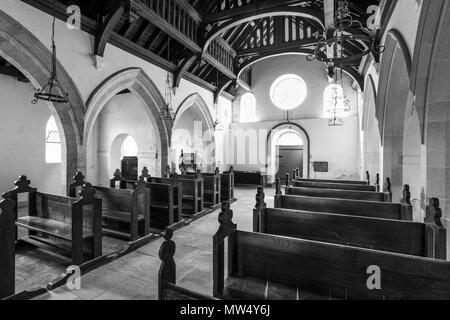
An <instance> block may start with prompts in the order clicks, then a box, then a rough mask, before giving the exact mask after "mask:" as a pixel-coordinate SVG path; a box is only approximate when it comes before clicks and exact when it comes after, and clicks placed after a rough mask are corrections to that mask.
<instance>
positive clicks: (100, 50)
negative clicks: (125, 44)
mask: <svg viewBox="0 0 450 320" xmlns="http://www.w3.org/2000/svg"><path fill="white" fill-rule="evenodd" d="M124 13H125V7H124V6H123V5H122V6H120V7H119V8H117V9H116V10H114V12H113V13H111V14H110V15H109V16H108V17H107V18H106V21H105V22H104V23H103V24H102V26H101V27H100V30H99V31H98V33H97V34H96V35H95V45H94V55H96V56H99V57H103V55H104V54H105V49H106V44H107V43H108V41H109V38H110V37H111V34H112V33H113V30H114V28H115V26H116V25H117V23H118V22H119V21H120V18H122V16H123V15H124Z"/></svg>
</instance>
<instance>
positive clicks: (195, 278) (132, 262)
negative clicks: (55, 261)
mask: <svg viewBox="0 0 450 320" xmlns="http://www.w3.org/2000/svg"><path fill="white" fill-rule="evenodd" d="M265 192H266V202H267V205H268V206H269V207H273V195H274V192H275V191H274V189H270V188H267V189H266V190H265ZM255 195H256V187H254V188H236V189H235V197H236V198H237V199H238V201H236V202H235V203H234V204H232V206H231V208H232V210H233V213H234V218H233V221H234V222H235V223H237V225H238V229H239V230H244V231H252V229H253V228H252V219H253V217H252V214H253V207H254V205H255ZM219 211H220V210H217V211H215V212H213V213H211V214H209V215H207V216H206V217H204V218H202V219H199V220H197V221H195V222H193V223H192V224H191V225H189V226H186V227H184V228H182V229H180V230H178V231H176V232H175V234H174V237H173V240H174V241H175V243H176V245H177V249H176V254H175V263H176V265H177V284H178V285H180V286H183V287H186V288H188V289H191V290H195V291H197V292H199V293H202V294H206V295H212V290H213V280H212V275H213V270H212V265H213V256H212V237H213V235H214V234H215V233H216V231H217V229H218V227H219V223H218V220H217V218H218V214H219ZM161 243H162V240H161V239H158V240H156V241H154V242H152V243H150V244H148V245H146V246H144V247H142V248H140V249H138V250H136V251H135V252H132V253H130V254H128V255H126V256H125V257H122V258H120V259H118V260H116V261H114V262H112V263H111V264H108V265H106V266H104V267H102V268H99V269H97V270H94V271H92V272H91V273H89V274H87V275H85V276H83V277H82V278H81V290H72V291H69V290H68V289H67V288H66V287H65V286H64V287H61V288H59V289H57V290H55V291H54V292H52V293H48V294H46V295H44V296H42V297H41V299H43V300H52V299H58V300H61V299H64V300H75V299H83V300H93V299H95V300H112V299H118V300H156V299H157V298H158V270H159V267H160V260H159V257H158V251H159V248H160V246H161Z"/></svg>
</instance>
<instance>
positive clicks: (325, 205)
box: [274, 181, 413, 221]
mask: <svg viewBox="0 0 450 320" xmlns="http://www.w3.org/2000/svg"><path fill="white" fill-rule="evenodd" d="M274 206H275V208H280V209H293V210H303V211H313V212H325V213H332V214H345V215H351V216H362V217H372V218H380V219H392V220H402V221H412V220H413V216H412V205H411V194H410V192H409V186H408V185H405V186H404V191H403V199H402V201H401V203H388V202H375V201H361V200H347V199H332V198H318V197H309V196H308V197H305V196H291V195H282V193H281V188H280V184H279V181H278V182H277V187H276V194H275V200H274Z"/></svg>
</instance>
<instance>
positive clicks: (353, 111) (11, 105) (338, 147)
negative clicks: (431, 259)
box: [0, 0, 450, 298]
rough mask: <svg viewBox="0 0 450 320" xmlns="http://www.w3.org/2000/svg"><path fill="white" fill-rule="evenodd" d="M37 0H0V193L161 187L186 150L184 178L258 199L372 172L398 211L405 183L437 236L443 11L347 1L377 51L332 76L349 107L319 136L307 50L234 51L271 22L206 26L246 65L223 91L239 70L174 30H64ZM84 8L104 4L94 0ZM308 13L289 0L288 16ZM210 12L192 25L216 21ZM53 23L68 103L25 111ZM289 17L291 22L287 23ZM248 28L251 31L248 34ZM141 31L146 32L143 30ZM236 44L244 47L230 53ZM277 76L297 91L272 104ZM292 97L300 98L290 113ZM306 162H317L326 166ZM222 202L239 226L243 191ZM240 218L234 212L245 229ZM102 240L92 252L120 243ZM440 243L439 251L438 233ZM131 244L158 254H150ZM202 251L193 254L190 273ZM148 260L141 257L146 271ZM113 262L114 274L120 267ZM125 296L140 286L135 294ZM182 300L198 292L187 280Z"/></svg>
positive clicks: (446, 29) (320, 75)
mask: <svg viewBox="0 0 450 320" xmlns="http://www.w3.org/2000/svg"><path fill="white" fill-rule="evenodd" d="M43 2H45V1H39V0H21V1H18V0H2V1H1V4H0V97H1V98H0V112H1V114H2V116H1V119H2V125H1V126H0V136H1V139H0V160H1V161H0V163H1V166H2V168H1V169H0V192H1V193H3V192H8V191H9V190H11V189H12V188H13V187H14V181H15V180H17V177H19V176H21V175H26V176H27V177H28V178H29V179H30V180H31V184H32V186H33V187H36V188H37V189H38V190H39V191H41V192H44V193H50V194H55V195H60V196H67V195H68V190H69V185H70V184H71V183H72V182H73V180H72V177H73V175H74V174H75V172H76V171H81V172H82V173H83V174H84V175H85V178H86V181H89V182H90V183H92V185H94V186H100V187H105V188H106V187H109V186H110V179H112V178H113V174H114V172H115V171H116V169H120V170H121V171H122V173H124V174H125V173H126V172H128V171H127V170H129V171H130V172H134V173H133V174H136V172H137V174H138V175H139V174H140V173H141V172H142V170H143V169H144V167H146V168H147V169H148V171H149V174H150V175H151V176H152V177H165V175H166V174H167V171H166V170H167V167H168V166H170V168H171V171H176V172H177V173H179V174H180V173H181V172H180V170H179V168H180V165H181V161H182V160H184V161H186V160H185V158H182V157H180V156H181V154H182V153H184V154H185V155H186V154H194V155H195V157H194V160H193V161H195V164H196V168H197V169H200V170H201V171H202V172H203V173H205V174H206V173H214V171H215V169H216V167H217V168H219V170H220V172H224V171H228V170H229V169H230V166H232V167H233V168H234V170H235V172H236V173H237V172H239V173H240V174H242V175H243V176H245V175H246V174H249V173H257V174H258V175H261V176H262V179H263V181H264V185H265V186H266V187H267V190H266V196H267V197H268V198H269V201H268V202H270V201H272V195H273V193H274V192H275V191H274V190H272V189H271V188H273V186H274V185H275V183H276V181H277V179H278V178H280V179H284V177H285V174H286V173H289V174H292V171H293V170H294V171H295V169H296V168H297V169H299V172H300V177H301V178H305V179H328V180H365V179H366V172H369V173H370V182H371V184H374V183H375V182H376V177H377V174H378V175H379V181H380V184H381V189H382V190H381V191H383V189H384V188H385V185H384V181H385V180H386V178H387V177H389V178H390V181H391V184H392V202H396V203H398V202H400V201H401V200H402V198H403V196H404V195H403V188H404V185H409V186H410V192H411V204H412V210H413V220H414V221H416V222H423V221H424V218H425V217H426V207H427V205H428V204H429V200H430V198H438V199H439V200H440V208H441V210H442V219H441V220H442V223H443V226H444V227H446V228H447V230H450V143H449V141H450V129H449V128H450V126H449V123H450V112H449V110H450V90H449V81H450V44H449V41H448V39H449V38H450V1H448V0H432V1H431V0H422V1H416V0H402V1H392V3H395V5H393V6H389V5H388V4H386V3H388V2H390V1H388V0H381V1H361V3H363V2H364V3H367V6H368V5H373V4H375V5H379V6H380V8H381V9H380V10H381V13H382V14H383V15H382V17H381V18H380V20H381V22H380V23H381V24H382V25H380V34H381V36H380V44H381V45H382V46H383V48H384V51H383V52H382V53H381V55H380V56H376V55H374V54H369V55H366V56H364V57H363V58H362V59H361V60H358V61H357V63H356V64H355V65H351V66H349V67H348V68H347V69H344V72H337V74H338V75H339V77H341V78H339V79H338V83H339V87H338V88H339V90H340V89H341V88H342V91H343V93H344V96H343V97H342V98H340V100H339V101H340V102H339V103H341V104H344V102H345V104H346V105H347V106H348V107H349V108H348V110H346V111H345V112H343V113H340V114H339V117H338V118H339V119H338V120H339V122H340V123H339V125H331V124H332V123H333V121H332V119H330V117H332V113H333V112H331V113H330V111H329V110H330V109H329V107H330V106H325V104H326V103H327V101H328V100H330V99H327V98H326V97H325V99H324V93H325V92H327V88H328V91H329V90H330V88H334V87H330V83H331V82H332V79H330V77H329V75H328V74H327V68H326V65H325V64H324V63H323V62H320V61H318V60H314V61H308V60H307V59H306V57H305V55H306V54H307V53H308V52H309V53H310V52H311V49H312V47H302V49H298V48H297V47H296V46H294V45H287V44H286V43H287V42H278V46H279V48H277V49H274V48H271V47H270V46H271V41H266V40H264V41H262V42H261V43H263V42H264V43H265V46H263V45H261V46H260V45H258V43H259V40H252V41H250V40H248V41H247V40H246V41H247V42H245V41H241V40H242V37H244V38H245V32H247V31H248V32H249V33H248V35H247V38H248V39H253V38H252V33H251V32H250V31H252V30H253V29H252V28H251V25H253V26H254V29H255V30H256V29H257V28H258V26H260V25H263V26H269V25H270V26H272V25H273V28H276V26H277V25H278V26H279V25H280V23H273V22H264V21H269V20H270V19H269V18H267V17H266V16H263V18H260V17H259V16H258V17H256V18H251V17H250V18H246V19H243V20H242V21H244V22H242V21H241V20H237V19H236V17H235V15H233V14H232V13H230V17H231V18H230V19H231V20H230V21H233V23H234V24H233V23H232V22H230V23H229V24H227V22H224V24H223V25H226V26H225V27H223V25H222V29H221V28H220V27H221V24H214V23H213V22H211V21H210V22H209V23H212V26H213V30H214V31H217V32H218V35H219V37H220V41H219V40H214V41H213V42H212V43H211V44H210V46H213V45H217V46H218V48H222V47H220V46H219V44H220V43H222V46H225V47H230V50H231V52H232V53H233V54H232V56H233V58H235V59H236V62H235V63H234V64H236V66H235V68H237V66H242V65H243V63H242V62H239V63H238V61H239V58H241V59H242V61H245V63H246V64H247V65H248V68H247V69H246V72H248V73H249V74H250V76H249V77H244V75H242V76H241V78H239V79H237V80H236V75H234V74H235V73H236V74H237V72H235V71H236V70H237V69H236V70H231V69H229V68H228V67H227V65H226V63H227V62H226V61H219V60H217V59H219V58H217V59H216V58H215V57H214V56H212V55H213V53H212V52H213V50H212V49H211V50H210V51H208V50H209V49H207V50H206V52H197V51H196V50H197V44H195V43H193V42H194V41H193V40H192V39H193V38H192V39H191V38H188V37H187V36H184V35H183V37H181V36H180V37H179V38H182V39H183V40H185V41H186V43H187V44H186V43H183V42H181V43H180V40H179V38H176V37H172V38H170V37H171V33H170V32H171V31H172V32H174V31H173V30H171V29H169V30H165V31H164V30H159V29H158V28H161V25H163V24H162V23H161V24H159V25H156V26H154V25H152V24H151V23H150V22H148V21H145V19H144V18H142V17H140V18H139V19H137V20H130V21H131V22H130V21H128V20H127V19H126V18H125V15H124V16H123V17H122V18H120V19H118V21H116V24H115V25H112V26H110V25H106V27H105V28H106V29H108V28H109V29H111V28H112V29H113V31H111V32H109V33H108V32H107V31H105V32H104V34H100V35H98V34H95V32H94V31H93V30H94V29H95V30H96V28H93V27H92V25H93V24H94V23H97V22H96V21H95V19H94V18H93V17H95V15H94V14H93V13H92V12H90V13H89V14H88V13H84V11H83V10H88V9H87V6H83V5H80V6H81V12H82V14H83V17H84V15H86V21H88V22H89V23H84V22H83V23H82V26H81V29H73V28H68V25H67V24H66V21H65V20H64V19H65V18H67V17H66V15H65V8H66V7H67V4H68V1H64V0H61V1H56V2H57V3H58V5H57V6H56V9H55V12H51V10H52V8H50V7H49V6H46V5H43V4H42V3H43ZM69 2H70V1H69ZM78 2H81V1H75V3H78ZM97 2H98V3H100V4H102V3H103V6H104V7H105V8H106V5H105V4H104V2H103V1H97ZM175 2H178V0H176V1H175ZM180 2H183V3H188V4H187V5H186V6H189V8H195V10H198V11H200V9H202V10H208V9H207V8H206V7H207V6H206V2H209V1H203V0H201V1H190V0H189V1H188V0H183V1H181V0H180ZM203 2H204V3H205V5H203V6H202V5H200V4H199V3H203ZM224 2H227V3H228V1H224ZM247 2H249V3H253V2H252V1H247ZM265 2H267V3H271V6H268V7H267V9H270V8H271V7H275V8H274V10H275V9H276V5H274V4H273V2H274V1H268V0H267V1H261V3H262V4H264V3H265ZM284 2H287V3H293V2H295V1H283V3H284ZM309 2H310V1H298V3H299V6H300V8H304V7H306V6H308V5H309V4H308V3H309ZM313 2H314V1H313ZM318 2H320V3H322V1H318ZM323 2H324V3H327V2H329V1H327V0H324V1H323ZM349 2H354V1H350V0H349ZM236 3H241V1H236ZM242 3H243V1H242ZM336 3H337V1H336ZM288 8H289V7H288ZM296 8H297V7H296ZM313 9H314V10H316V9H317V8H316V7H313V8H311V10H313ZM362 9H363V10H366V8H365V7H364V8H362ZM89 10H94V9H89ZM180 10H181V9H180ZM193 10H194V9H193ZM214 10H215V11H214ZM214 10H213V9H210V11H211V12H210V13H208V14H206V12H204V14H202V15H201V17H202V18H205V19H206V18H207V19H213V17H214V16H220V15H221V14H223V13H221V11H220V10H218V9H214ZM235 10H240V9H239V8H236V9H235ZM269 11H270V10H269ZM294 11H295V12H300V11H301V10H300V9H296V10H294ZM51 13H53V14H54V15H55V16H56V17H57V19H56V28H55V30H56V35H55V40H56V45H57V48H58V51H57V63H56V69H57V74H58V81H59V84H60V86H61V87H62V88H63V89H64V90H65V91H66V92H67V93H68V97H69V101H68V103H67V104H64V103H52V102H45V101H39V102H38V103H37V104H31V101H32V100H33V94H34V92H35V90H37V89H39V88H42V87H43V86H44V85H45V83H46V81H47V79H48V77H49V75H50V72H51V68H50V67H51V54H52V52H51V43H50V39H51V23H52V15H51ZM291 18H292V19H293V20H292V21H295V18H298V19H305V17H304V15H303V16H302V15H298V14H297V15H294V14H293V15H292V16H289V19H291ZM111 19H114V18H111ZM249 19H250V20H249ZM265 19H266V20H265ZM267 19H269V20H267ZM253 20H254V21H256V23H253V24H252V23H250V21H253ZM274 20H275V21H277V20H276V19H274ZM208 21H209V20H208ZM225 21H226V20H225ZM286 21H288V20H286ZM289 21H291V20H289ZM238 22H239V23H238ZM286 23H287V22H286ZM236 25H237V26H236ZM281 25H282V26H283V25H284V21H282V23H281ZM312 25H313V24H312V23H311V26H312ZM155 28H156V29H158V30H159V33H158V32H156V33H155V34H153V33H152V32H153V30H154V29H155ZM230 28H231V29H230ZM248 28H249V29H248ZM99 29H100V28H99ZM258 30H259V29H258ZM291 31H292V30H291ZM139 32H141V33H139ZM165 32H166V33H167V34H168V35H169V42H170V45H169V46H168V45H167V34H166V33H165ZM263 34H264V33H261V32H260V33H259V37H263ZM305 34H306V33H305ZM239 35H240V36H239ZM303 36H305V37H306V35H303V34H302V37H303ZM297 37H300V36H299V35H297ZM185 38H186V39H185ZM130 39H133V41H134V42H133V41H132V40H130ZM255 39H256V38H255ZM274 39H275V40H273V39H272V40H273V41H275V42H276V41H278V40H279V39H277V38H276V36H274ZM104 41H106V42H104ZM239 41H241V42H242V45H240V46H237V45H236V43H238V42H239ZM273 41H272V43H273ZM280 41H281V40H280ZM290 41H301V39H300V38H295V39H293V40H292V39H291V40H290ZM302 41H307V40H302ZM308 41H310V42H311V40H308ZM98 43H100V44H98ZM102 43H103V44H102ZM223 43H225V44H223ZM189 44H191V46H189ZM194 44H195V45H194ZM99 47H100V49H99ZM144 47H145V48H146V49H145V48H144ZM262 47H264V48H262ZM354 47H355V48H353V49H354V50H356V49H358V46H357V45H354ZM101 48H103V49H101ZM171 48H172V49H173V50H172V49H171ZM303 49H304V50H303ZM171 50H172V51H173V52H171ZM199 50H202V48H200V47H199ZM258 50H259V51H258ZM350 51H351V50H350ZM256 53H258V54H259V55H257V54H256ZM167 56H169V61H167ZM199 56H202V58H203V61H200V60H201V59H199V58H198V57H199ZM236 56H237V57H236ZM234 64H232V66H234ZM239 71H240V72H241V73H245V74H247V73H246V72H244V71H242V70H239ZM241 73H239V74H241ZM233 75H234V76H233ZM283 77H291V78H292V77H295V78H293V79H296V80H297V81H299V82H300V83H301V84H302V87H301V90H300V91H301V92H299V91H298V90H297V91H296V90H290V89H289V88H288V89H286V90H287V91H286V90H284V91H283V90H279V92H277V93H276V96H275V97H274V93H273V91H274V90H273V87H274V84H276V83H275V82H276V81H278V80H279V79H284V78H283ZM249 79H250V80H251V81H250V80H249ZM303 85H304V86H303ZM298 95H301V97H298ZM168 97H170V103H171V107H172V109H173V110H171V111H172V113H173V118H170V117H169V118H170V119H168V118H165V117H164V116H163V114H164V113H165V111H166V107H167V104H168V99H169V98H168ZM293 98H294V100H295V98H299V99H298V101H295V102H294V103H293V102H292V99H293ZM274 99H275V100H276V104H275V102H274ZM344 100H345V101H344ZM297 102H298V103H297ZM297 104H299V105H298V106H297ZM332 107H333V106H332ZM334 107H336V106H334ZM335 120H336V119H335ZM447 148H449V149H447ZM318 164H326V169H325V170H324V168H323V166H322V167H320V166H319V165H318ZM127 166H128V167H127ZM124 168H125V169H124ZM133 170H134V171H133ZM236 177H237V175H236ZM235 192H236V193H237V194H238V196H236V198H238V199H237V202H236V204H234V205H233V206H236V209H235V216H236V212H237V211H238V210H240V211H238V212H239V217H238V218H237V219H238V221H239V223H238V226H242V227H244V228H245V227H248V229H251V225H250V221H251V219H252V218H251V213H252V209H253V206H254V196H255V193H256V188H251V190H249V188H244V187H242V189H239V188H238V187H237V189H236V191H235ZM237 207H239V209H237ZM242 212H248V216H247V218H245V219H247V220H245V219H244V218H242V215H241V213H242ZM205 219H210V218H205ZM210 220H211V221H210ZM210 220H205V221H206V222H205V225H204V226H202V225H201V223H202V222H201V221H202V220H199V221H198V222H196V223H198V225H197V228H198V229H196V230H201V231H198V233H199V237H205V239H206V235H212V234H213V232H212V231H211V232H209V231H208V232H209V233H208V232H206V231H203V229H202V228H203V227H204V228H205V229H204V230H209V229H211V230H213V229H214V230H216V227H218V225H217V223H216V219H215V218H214V219H210ZM213 220H214V221H213ZM240 220H242V221H240ZM246 223H247V224H246ZM189 227H191V226H189ZM194 228H195V227H194ZM182 232H183V231H181V233H180V234H183V233H182ZM196 232H197V231H196ZM196 232H193V233H189V232H186V233H185V234H183V237H184V238H183V237H181V238H182V239H186V241H188V240H190V239H191V238H193V235H194V234H195V233H196ZM205 232H206V233H205ZM108 239H109V238H108ZM111 239H112V238H111ZM207 239H209V238H207ZM105 241H106V240H105V238H104V246H105ZM108 241H109V240H108ZM111 241H112V242H111V243H108V247H107V249H104V252H105V251H107V250H113V249H115V248H116V246H120V245H121V244H123V243H122V242H117V241H116V240H111ZM202 241H203V240H202ZM205 241H207V240H205ZM208 241H209V240H208ZM447 242H448V244H447V248H450V232H449V233H447ZM158 244H159V243H158ZM177 245H178V243H177ZM144 248H145V250H147V252H148V251H149V250H154V252H157V248H156V245H154V246H153V247H150V248H149V247H144ZM155 248H156V249H155ZM189 248H190V247H189ZM210 249H211V248H209V247H207V248H206V249H204V250H206V251H208V250H209V251H211V250H210ZM145 250H144V251H145ZM189 250H190V249H188V251H189ZM144 251H143V252H144ZM210 253H211V252H203V253H202V254H203V255H202V254H200V255H199V256H197V257H194V258H192V257H191V258H192V260H193V261H194V260H195V259H197V258H198V259H199V260H200V261H201V262H199V264H201V263H202V261H203V260H202V259H204V258H205V256H206V257H208V259H209V257H210ZM177 254H178V253H177ZM156 256H157V253H155V254H154V256H153V257H151V258H150V259H153V260H156V262H154V263H159V260H158V259H157V258H155V257H156ZM447 257H448V258H450V255H449V254H448V255H447ZM134 258H136V259H138V258H139V257H138V255H137V254H136V257H134ZM449 260H450V259H449ZM121 261H122V263H123V264H124V265H126V264H127V263H128V262H127V260H126V257H124V258H123V259H122V260H121ZM39 263H42V261H40V262H39ZM152 263H153V262H152ZM192 263H196V262H195V261H194V262H192ZM19 269H20V268H19ZM117 269H118V268H117V267H111V269H110V270H113V271H111V272H115V271H117ZM55 270H56V271H55V272H56V273H57V272H59V271H60V270H59V269H58V268H57V267H55ZM124 270H126V271H120V272H118V273H120V276H121V277H123V278H122V280H121V281H122V284H123V283H125V282H126V280H125V279H128V277H134V276H136V275H135V274H131V273H133V272H134V270H133V268H128V269H126V268H125V269H124ZM208 270H209V269H208ZM141 271H142V270H140V271H139V272H141ZM195 271H198V273H197V274H195ZM139 272H137V273H139ZM189 272H191V276H192V277H193V278H194V279H198V278H201V277H202V276H204V277H206V278H208V276H206V273H205V271H204V270H203V269H202V267H201V266H199V267H196V268H195V269H193V271H192V270H191V271H189ZM156 273H157V271H156V269H155V274H156ZM93 274H94V275H99V273H95V272H94V273H93ZM137 277H139V275H138V276H137ZM208 279H209V278H208ZM44 280H50V279H46V278H45V279H44V278H40V277H36V278H34V282H33V283H20V284H17V286H18V287H20V288H22V289H27V288H29V287H30V285H31V284H35V283H37V284H41V283H42V282H44ZM186 282H189V281H186ZM133 283H134V282H133ZM136 288H137V289H136V290H143V289H142V288H140V287H139V285H138V284H136ZM208 288H209V287H208ZM193 289H198V290H200V291H202V290H203V293H208V292H204V291H208V290H209V289H208V290H204V287H202V286H200V285H198V286H196V284H194V285H193ZM130 290H131V289H130ZM16 291H18V289H17V290H16ZM102 294H103V295H104V296H102ZM115 294H116V295H118V293H117V292H116V293H115ZM133 294H134V293H131V294H130V296H133ZM154 294H155V296H151V297H150V298H155V297H156V292H154ZM74 295H75V296H76V294H74ZM144 296H145V295H144ZM96 297H98V298H108V291H107V290H106V289H104V288H102V293H101V294H99V295H98V296H96ZM136 297H141V296H140V295H138V294H136ZM146 297H147V296H146ZM147 298H149V297H147Z"/></svg>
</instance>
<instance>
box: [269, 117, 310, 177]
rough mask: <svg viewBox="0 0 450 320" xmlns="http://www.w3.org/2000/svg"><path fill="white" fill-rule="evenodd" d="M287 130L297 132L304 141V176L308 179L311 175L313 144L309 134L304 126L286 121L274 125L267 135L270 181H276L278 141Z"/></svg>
mask: <svg viewBox="0 0 450 320" xmlns="http://www.w3.org/2000/svg"><path fill="white" fill-rule="evenodd" d="M286 131H294V132H296V133H297V134H298V135H299V136H300V137H301V139H302V141H303V173H304V174H303V177H304V178H306V179H308V178H309V177H310V158H311V157H310V150H311V144H310V139H309V135H308V133H307V132H306V130H305V129H303V127H301V126H300V125H298V124H296V123H292V122H284V123H280V124H278V125H276V126H275V127H273V128H272V129H271V130H270V131H269V133H268V135H267V147H266V150H267V165H266V168H267V173H266V174H267V177H268V181H269V182H275V181H274V177H275V175H276V170H277V168H276V159H275V157H276V143H277V141H278V138H279V137H280V136H281V135H282V134H283V133H284V132H286Z"/></svg>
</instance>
